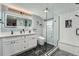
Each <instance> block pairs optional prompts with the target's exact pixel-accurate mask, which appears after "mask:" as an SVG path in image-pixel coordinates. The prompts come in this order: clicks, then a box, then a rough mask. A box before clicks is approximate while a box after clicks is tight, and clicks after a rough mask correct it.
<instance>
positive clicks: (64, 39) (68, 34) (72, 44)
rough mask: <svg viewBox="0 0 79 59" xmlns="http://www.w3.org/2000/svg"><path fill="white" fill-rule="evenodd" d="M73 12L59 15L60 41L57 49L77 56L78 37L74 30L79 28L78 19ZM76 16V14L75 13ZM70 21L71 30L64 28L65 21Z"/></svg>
mask: <svg viewBox="0 0 79 59" xmlns="http://www.w3.org/2000/svg"><path fill="white" fill-rule="evenodd" d="M75 14H76V11H75V12H70V13H66V14H62V15H60V41H59V47H60V49H62V50H65V51H67V52H70V53H72V54H75V55H79V36H77V35H76V29H77V28H79V17H76V16H75ZM77 14H78V13H77ZM70 19H71V20H72V28H65V20H70Z"/></svg>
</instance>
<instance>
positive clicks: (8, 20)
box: [5, 15, 17, 27]
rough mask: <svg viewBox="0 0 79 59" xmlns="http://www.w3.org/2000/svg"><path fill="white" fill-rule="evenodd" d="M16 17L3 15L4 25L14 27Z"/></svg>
mask: <svg viewBox="0 0 79 59" xmlns="http://www.w3.org/2000/svg"><path fill="white" fill-rule="evenodd" d="M16 26H17V17H15V16H12V15H5V27H16Z"/></svg>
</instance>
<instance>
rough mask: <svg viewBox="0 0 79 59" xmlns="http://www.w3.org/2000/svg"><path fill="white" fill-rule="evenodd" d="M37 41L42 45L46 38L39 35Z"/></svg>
mask: <svg viewBox="0 0 79 59" xmlns="http://www.w3.org/2000/svg"><path fill="white" fill-rule="evenodd" d="M37 41H38V44H39V45H42V46H43V45H44V44H45V42H46V39H45V38H44V37H42V36H39V37H38V38H37Z"/></svg>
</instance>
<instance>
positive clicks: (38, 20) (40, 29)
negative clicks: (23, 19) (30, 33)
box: [33, 15, 43, 36]
mask: <svg viewBox="0 0 79 59" xmlns="http://www.w3.org/2000/svg"><path fill="white" fill-rule="evenodd" d="M33 22H34V24H33V29H35V30H34V31H35V32H36V33H37V34H38V35H41V36H42V34H43V19H42V18H41V17H40V16H37V15H33ZM40 24H42V25H41V26H40Z"/></svg>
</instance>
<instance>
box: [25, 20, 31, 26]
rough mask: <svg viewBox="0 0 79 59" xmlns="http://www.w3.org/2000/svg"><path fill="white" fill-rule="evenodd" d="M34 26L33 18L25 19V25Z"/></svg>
mask: <svg viewBox="0 0 79 59" xmlns="http://www.w3.org/2000/svg"><path fill="white" fill-rule="evenodd" d="M31 26H32V20H29V19H25V27H31Z"/></svg>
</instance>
